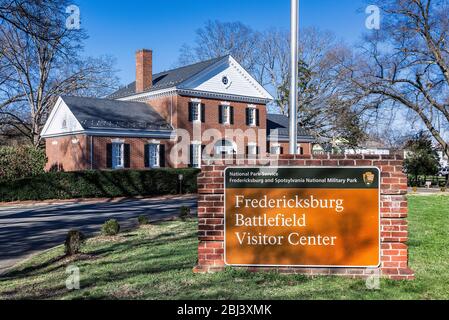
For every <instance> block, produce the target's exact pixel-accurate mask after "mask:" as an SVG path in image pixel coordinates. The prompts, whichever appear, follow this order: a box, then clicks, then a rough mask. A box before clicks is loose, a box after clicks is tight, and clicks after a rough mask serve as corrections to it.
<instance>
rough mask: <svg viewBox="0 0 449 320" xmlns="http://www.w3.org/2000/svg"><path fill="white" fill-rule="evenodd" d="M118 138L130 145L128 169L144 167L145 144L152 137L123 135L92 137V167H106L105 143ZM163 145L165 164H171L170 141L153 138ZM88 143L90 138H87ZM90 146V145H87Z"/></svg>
mask: <svg viewBox="0 0 449 320" xmlns="http://www.w3.org/2000/svg"><path fill="white" fill-rule="evenodd" d="M115 139H119V140H122V141H123V143H125V144H129V145H130V151H131V155H130V160H131V162H130V166H131V167H130V168H129V169H145V145H146V144H148V143H149V141H151V140H152V139H150V138H125V137H122V138H120V137H114V138H112V137H93V150H94V152H93V154H94V157H93V169H100V170H102V169H107V145H108V144H110V143H112V141H113V140H115ZM155 140H157V141H160V142H161V144H164V145H165V161H166V166H171V163H170V158H169V153H170V150H171V147H172V143H171V142H170V141H168V140H161V139H155ZM89 143H90V138H89ZM89 148H90V147H89Z"/></svg>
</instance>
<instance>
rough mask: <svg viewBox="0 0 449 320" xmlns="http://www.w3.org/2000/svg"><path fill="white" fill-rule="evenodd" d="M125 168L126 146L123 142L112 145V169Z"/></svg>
mask: <svg viewBox="0 0 449 320" xmlns="http://www.w3.org/2000/svg"><path fill="white" fill-rule="evenodd" d="M124 167H125V144H124V143H123V142H113V143H112V169H123V168H124Z"/></svg>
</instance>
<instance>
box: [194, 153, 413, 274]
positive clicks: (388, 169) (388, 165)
mask: <svg viewBox="0 0 449 320" xmlns="http://www.w3.org/2000/svg"><path fill="white" fill-rule="evenodd" d="M402 164H403V158H402V157H401V156H374V155H365V156H361V155H347V156H328V155H323V156H313V157H312V156H310V155H297V156H293V155H282V156H280V157H279V158H276V159H274V158H271V160H268V163H267V159H264V160H263V161H262V160H234V161H233V163H226V165H224V164H223V162H222V161H220V160H217V161H213V160H210V161H205V163H204V166H203V168H202V172H201V174H200V176H199V177H198V193H199V200H198V219H199V223H198V239H199V245H198V265H197V266H196V267H195V268H194V271H195V272H200V273H202V272H216V271H221V270H223V269H224V267H225V263H224V170H225V169H226V167H228V166H229V167H231V166H232V167H235V166H242V167H244V166H262V165H280V166H287V165H290V166H306V167H307V166H375V167H378V168H380V170H381V199H380V210H381V220H380V224H381V267H380V268H379V269H380V270H379V271H380V272H381V273H382V275H383V276H385V277H387V278H390V279H413V278H414V274H413V271H412V270H410V269H409V268H408V247H407V240H408V226H407V214H408V206H407V198H406V194H407V177H406V176H405V174H404V173H403V172H402ZM248 269H250V270H251V271H263V270H272V269H276V270H278V271H280V272H285V273H301V274H309V275H331V274H332V275H342V276H349V277H363V276H367V275H371V274H372V273H373V270H372V269H363V268H297V267H284V268H261V267H253V268H248Z"/></svg>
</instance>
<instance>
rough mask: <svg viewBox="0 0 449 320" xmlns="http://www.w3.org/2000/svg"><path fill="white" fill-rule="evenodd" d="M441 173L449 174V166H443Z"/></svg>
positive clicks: (442, 174)
mask: <svg viewBox="0 0 449 320" xmlns="http://www.w3.org/2000/svg"><path fill="white" fill-rule="evenodd" d="M439 174H440V176H447V175H449V167H446V168H441V170H440V172H439Z"/></svg>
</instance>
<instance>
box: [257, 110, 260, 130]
mask: <svg viewBox="0 0 449 320" xmlns="http://www.w3.org/2000/svg"><path fill="white" fill-rule="evenodd" d="M256 126H258V127H259V126H260V110H259V109H256Z"/></svg>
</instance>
